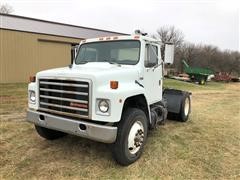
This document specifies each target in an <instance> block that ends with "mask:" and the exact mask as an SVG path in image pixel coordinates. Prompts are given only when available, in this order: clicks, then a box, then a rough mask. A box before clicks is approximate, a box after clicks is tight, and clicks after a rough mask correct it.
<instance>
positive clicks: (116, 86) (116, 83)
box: [110, 81, 118, 89]
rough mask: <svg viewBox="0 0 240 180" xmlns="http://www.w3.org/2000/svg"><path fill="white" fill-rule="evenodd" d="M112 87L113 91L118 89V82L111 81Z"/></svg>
mask: <svg viewBox="0 0 240 180" xmlns="http://www.w3.org/2000/svg"><path fill="white" fill-rule="evenodd" d="M110 87H111V89H117V88H118V81H110Z"/></svg>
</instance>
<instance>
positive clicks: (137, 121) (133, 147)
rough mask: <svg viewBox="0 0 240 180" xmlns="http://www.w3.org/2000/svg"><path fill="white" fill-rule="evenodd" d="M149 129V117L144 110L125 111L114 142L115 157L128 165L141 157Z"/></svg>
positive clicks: (131, 109) (132, 109)
mask: <svg viewBox="0 0 240 180" xmlns="http://www.w3.org/2000/svg"><path fill="white" fill-rule="evenodd" d="M147 131H148V126H147V118H146V115H145V113H144V112H143V111H142V110H140V109H137V108H129V109H127V110H126V111H125V112H124V114H123V117H122V119H121V121H120V123H119V125H118V134H117V139H116V142H115V143H114V144H112V152H113V157H114V158H115V160H116V161H117V162H118V163H119V164H121V165H124V166H127V165H129V164H132V163H133V162H135V161H136V160H138V159H139V158H140V156H141V154H142V152H143V147H144V144H145V142H146V139H147Z"/></svg>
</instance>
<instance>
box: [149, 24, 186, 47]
mask: <svg viewBox="0 0 240 180" xmlns="http://www.w3.org/2000/svg"><path fill="white" fill-rule="evenodd" d="M154 37H155V38H157V39H160V40H161V41H162V42H163V43H168V42H171V43H173V44H175V46H176V47H180V46H181V45H182V43H183V42H184V34H183V33H182V31H180V30H179V29H176V28H175V27H174V26H163V27H160V28H159V29H158V30H157V34H156V35H154Z"/></svg>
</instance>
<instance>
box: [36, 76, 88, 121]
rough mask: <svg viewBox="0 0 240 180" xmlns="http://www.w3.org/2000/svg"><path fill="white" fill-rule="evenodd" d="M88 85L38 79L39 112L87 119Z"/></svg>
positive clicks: (77, 82)
mask: <svg viewBox="0 0 240 180" xmlns="http://www.w3.org/2000/svg"><path fill="white" fill-rule="evenodd" d="M89 85H90V83H89V82H87V81H77V80H76V81H75V80H64V79H39V107H40V110H41V111H45V112H50V113H54V114H61V115H65V116H72V117H79V118H89V101H90V100H89V97H90V95H89V92H90V91H89V89H90V88H89Z"/></svg>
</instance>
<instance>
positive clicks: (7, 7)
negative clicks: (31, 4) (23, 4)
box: [0, 4, 13, 14]
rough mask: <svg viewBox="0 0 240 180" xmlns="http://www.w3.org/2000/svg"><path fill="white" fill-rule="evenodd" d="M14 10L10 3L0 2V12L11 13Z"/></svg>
mask: <svg viewBox="0 0 240 180" xmlns="http://www.w3.org/2000/svg"><path fill="white" fill-rule="evenodd" d="M12 12H13V8H12V6H10V5H8V4H0V13H2V14H11V13H12Z"/></svg>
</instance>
